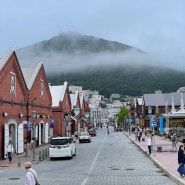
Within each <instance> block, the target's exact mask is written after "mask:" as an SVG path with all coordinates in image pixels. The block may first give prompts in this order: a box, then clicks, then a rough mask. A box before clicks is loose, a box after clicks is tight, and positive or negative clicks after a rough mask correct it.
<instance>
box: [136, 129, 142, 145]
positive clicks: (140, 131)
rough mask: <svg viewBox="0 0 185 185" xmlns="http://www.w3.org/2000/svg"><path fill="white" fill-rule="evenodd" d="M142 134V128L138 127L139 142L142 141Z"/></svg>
mask: <svg viewBox="0 0 185 185" xmlns="http://www.w3.org/2000/svg"><path fill="white" fill-rule="evenodd" d="M141 136H142V129H141V128H138V130H137V138H138V141H139V142H140V141H141Z"/></svg>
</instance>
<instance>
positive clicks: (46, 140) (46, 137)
mask: <svg viewBox="0 0 185 185" xmlns="http://www.w3.org/2000/svg"><path fill="white" fill-rule="evenodd" d="M44 130H45V134H44V138H45V144H46V143H48V123H46V124H45V129H44Z"/></svg>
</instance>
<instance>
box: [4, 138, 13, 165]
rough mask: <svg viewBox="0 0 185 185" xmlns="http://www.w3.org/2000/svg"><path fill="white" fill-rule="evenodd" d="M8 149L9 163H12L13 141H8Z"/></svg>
mask: <svg viewBox="0 0 185 185" xmlns="http://www.w3.org/2000/svg"><path fill="white" fill-rule="evenodd" d="M6 151H7V154H8V160H9V163H12V153H13V145H12V143H11V141H9V142H8V144H7V146H6Z"/></svg>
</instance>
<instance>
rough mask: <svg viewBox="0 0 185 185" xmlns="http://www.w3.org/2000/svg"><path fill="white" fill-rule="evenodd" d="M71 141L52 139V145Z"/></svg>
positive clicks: (65, 143)
mask: <svg viewBox="0 0 185 185" xmlns="http://www.w3.org/2000/svg"><path fill="white" fill-rule="evenodd" d="M68 143H69V140H68V139H52V140H51V143H50V144H51V145H67V144H68Z"/></svg>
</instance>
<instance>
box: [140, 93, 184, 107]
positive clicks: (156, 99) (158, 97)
mask: <svg viewBox="0 0 185 185" xmlns="http://www.w3.org/2000/svg"><path fill="white" fill-rule="evenodd" d="M172 97H173V100H174V105H175V106H179V105H180V104H181V93H179V92H176V93H164V94H162V93H161V94H144V95H143V100H144V103H145V106H156V105H158V106H166V105H168V106H172ZM182 98H183V99H184V100H185V93H182Z"/></svg>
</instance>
